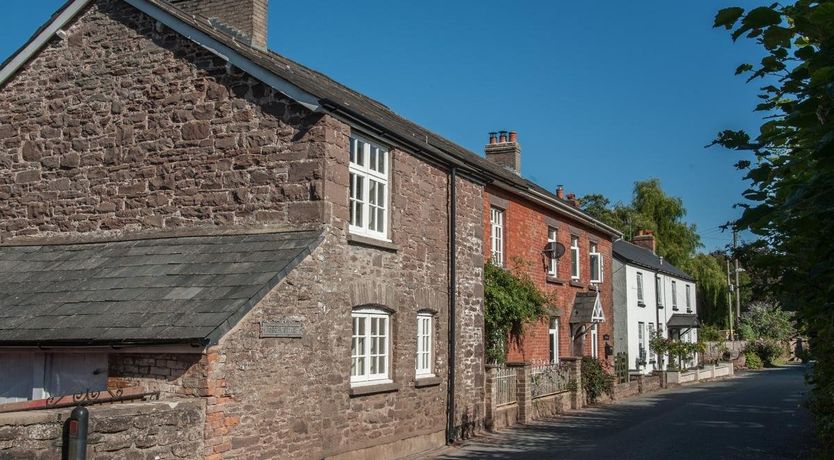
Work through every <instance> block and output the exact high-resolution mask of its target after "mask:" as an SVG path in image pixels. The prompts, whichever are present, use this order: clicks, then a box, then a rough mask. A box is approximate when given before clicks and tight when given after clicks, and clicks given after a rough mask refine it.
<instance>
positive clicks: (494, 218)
mask: <svg viewBox="0 0 834 460" xmlns="http://www.w3.org/2000/svg"><path fill="white" fill-rule="evenodd" d="M489 218H490V241H491V242H492V263H493V264H495V265H497V266H499V267H503V266H504V211H503V210H501V209H498V208H490V209H489Z"/></svg>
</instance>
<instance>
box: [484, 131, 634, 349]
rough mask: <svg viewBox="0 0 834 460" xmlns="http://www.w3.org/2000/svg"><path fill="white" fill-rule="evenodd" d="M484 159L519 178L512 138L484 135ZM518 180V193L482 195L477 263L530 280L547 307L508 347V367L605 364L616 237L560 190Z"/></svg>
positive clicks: (498, 189)
mask: <svg viewBox="0 0 834 460" xmlns="http://www.w3.org/2000/svg"><path fill="white" fill-rule="evenodd" d="M485 154H486V158H487V159H488V160H490V161H493V162H494V163H495V164H497V165H500V166H501V167H503V168H505V170H506V171H508V173H509V174H515V175H519V174H520V171H521V145H520V144H519V143H518V139H517V135H516V133H514V132H510V133H509V134H508V133H507V132H501V133H500V135H499V134H498V133H490V138H489V143H488V144H487V145H486V147H485ZM519 177H520V176H519ZM521 180H523V181H524V184H523V186H513V187H508V186H504V185H503V184H501V183H498V182H493V183H490V184H487V186H486V187H485V188H484V201H483V205H484V209H483V210H484V214H483V219H484V242H485V244H484V257H485V258H487V259H489V260H491V261H492V263H495V264H496V265H500V266H503V267H506V268H510V269H512V270H520V271H522V272H523V273H526V274H527V275H529V276H530V278H531V279H532V280H533V282H534V283H535V284H536V286H537V287H538V288H539V289H541V290H542V291H543V292H544V293H546V294H547V295H548V296H549V297H550V299H551V304H550V305H547V306H546V309H547V312H548V314H547V316H546V317H545V318H542V320H541V321H540V322H537V323H535V324H530V325H528V326H527V327H525V333H524V335H523V337H522V338H521V340H520V341H519V340H513V341H511V343H510V348H509V350H508V353H507V361H509V362H528V363H555V362H558V361H559V358H560V357H566V356H597V357H599V358H601V359H603V360H606V359H607V358H610V356H609V355H606V349H607V350H609V351H610V350H612V349H613V345H614V344H613V342H612V337H613V334H612V332H611V331H612V326H613V323H614V317H613V290H612V276H611V267H612V264H611V260H612V259H611V256H612V241H613V240H615V239H617V238H619V237H620V236H621V234H620V232H619V231H617V230H616V229H614V228H612V227H610V226H608V225H605V224H604V223H602V222H599V221H597V220H595V219H593V218H591V217H590V216H588V215H587V214H585V213H583V212H582V211H580V210H579V208H578V202H577V201H576V199H575V197H574V196H572V195H568V199H565V197H564V196H563V191H562V189H561V188H560V189H559V190H557V191H556V193H555V194H554V193H551V192H549V191H547V190H545V189H543V188H541V187H539V186H538V185H536V184H534V183H533V182H530V181H526V180H524V179H521Z"/></svg>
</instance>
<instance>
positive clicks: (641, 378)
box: [637, 374, 643, 394]
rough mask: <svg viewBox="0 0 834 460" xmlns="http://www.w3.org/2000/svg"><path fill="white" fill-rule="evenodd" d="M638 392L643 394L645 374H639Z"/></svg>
mask: <svg viewBox="0 0 834 460" xmlns="http://www.w3.org/2000/svg"><path fill="white" fill-rule="evenodd" d="M637 394H643V374H638V375H637Z"/></svg>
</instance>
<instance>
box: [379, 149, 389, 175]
mask: <svg viewBox="0 0 834 460" xmlns="http://www.w3.org/2000/svg"><path fill="white" fill-rule="evenodd" d="M387 157H388V152H386V151H384V150H380V152H379V167H378V168H377V171H379V173H380V174H385V163H386V158H387Z"/></svg>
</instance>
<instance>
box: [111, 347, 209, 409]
mask: <svg viewBox="0 0 834 460" xmlns="http://www.w3.org/2000/svg"><path fill="white" fill-rule="evenodd" d="M108 361H109V372H108V378H107V387H108V388H126V387H133V386H138V387H141V388H142V389H143V390H144V391H146V392H154V391H158V392H160V396H161V397H162V398H168V397H181V396H206V395H207V394H208V389H207V387H206V366H207V358H206V357H205V356H204V355H202V354H173V353H169V354H157V353H136V354H121V353H113V354H110V355H109V356H108Z"/></svg>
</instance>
